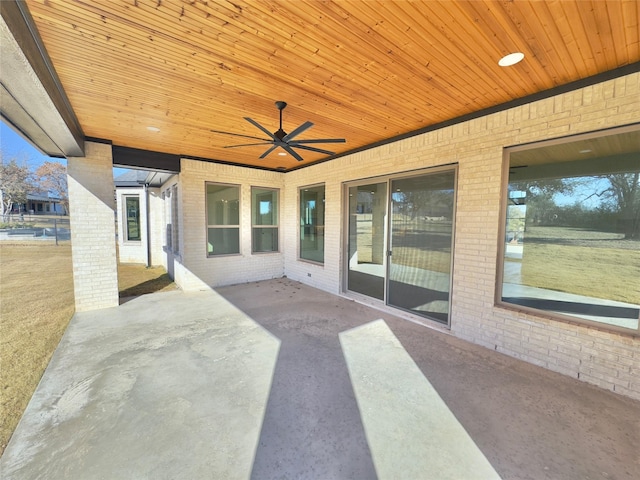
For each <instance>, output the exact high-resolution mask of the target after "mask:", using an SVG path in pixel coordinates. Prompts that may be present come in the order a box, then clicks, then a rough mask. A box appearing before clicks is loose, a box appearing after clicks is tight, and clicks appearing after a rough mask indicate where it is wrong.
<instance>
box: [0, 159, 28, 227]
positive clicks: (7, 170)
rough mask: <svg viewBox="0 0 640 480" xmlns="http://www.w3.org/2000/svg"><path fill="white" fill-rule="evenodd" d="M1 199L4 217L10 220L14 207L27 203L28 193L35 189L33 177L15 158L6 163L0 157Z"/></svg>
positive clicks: (25, 166) (26, 167)
mask: <svg viewBox="0 0 640 480" xmlns="http://www.w3.org/2000/svg"><path fill="white" fill-rule="evenodd" d="M0 161H1V167H0V197H1V198H2V202H1V203H2V216H3V217H4V219H5V220H8V218H9V214H10V213H11V209H12V208H13V205H15V204H16V203H18V204H20V203H27V193H29V191H30V190H31V189H32V188H33V183H32V175H31V171H30V170H29V167H28V166H27V165H26V164H25V165H22V166H20V165H19V164H18V161H17V160H16V159H15V158H12V159H11V160H9V162H8V163H5V162H4V158H1V157H0Z"/></svg>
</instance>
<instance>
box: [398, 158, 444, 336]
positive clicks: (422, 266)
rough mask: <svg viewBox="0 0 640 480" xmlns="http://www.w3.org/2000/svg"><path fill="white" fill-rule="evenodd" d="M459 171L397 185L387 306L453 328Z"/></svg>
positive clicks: (425, 176) (412, 179)
mask: <svg viewBox="0 0 640 480" xmlns="http://www.w3.org/2000/svg"><path fill="white" fill-rule="evenodd" d="M454 187H455V171H453V170H451V171H446V172H440V173H434V174H430V175H422V176H419V177H410V178H402V179H398V180H392V181H391V191H392V194H391V222H390V225H391V232H390V235H389V237H390V239H391V242H390V243H391V245H390V249H389V250H390V257H389V285H388V289H389V292H388V298H387V303H388V304H389V305H393V306H396V307H399V308H402V309H403V310H409V311H411V312H413V313H416V314H418V315H422V316H426V317H430V318H432V319H434V320H438V321H440V322H442V323H447V324H448V323H449V293H450V285H451V252H452V247H453V213H454V204H455V188H454Z"/></svg>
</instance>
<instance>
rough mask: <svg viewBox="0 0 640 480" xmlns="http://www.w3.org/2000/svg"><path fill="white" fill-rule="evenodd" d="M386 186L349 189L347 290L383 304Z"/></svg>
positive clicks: (380, 184)
mask: <svg viewBox="0 0 640 480" xmlns="http://www.w3.org/2000/svg"><path fill="white" fill-rule="evenodd" d="M386 212H387V183H386V182H384V183H374V184H371V185H360V186H356V187H350V188H349V240H348V243H349V249H348V250H349V259H348V266H347V271H348V275H347V286H348V289H349V290H351V291H352V292H358V293H362V294H363V295H367V296H369V297H373V298H377V299H379V300H384V284H385V263H384V255H385V233H386V228H385V224H386V218H387V215H386Z"/></svg>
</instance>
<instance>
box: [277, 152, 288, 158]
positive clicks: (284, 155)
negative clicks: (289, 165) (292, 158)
mask: <svg viewBox="0 0 640 480" xmlns="http://www.w3.org/2000/svg"><path fill="white" fill-rule="evenodd" d="M278 155H280V156H281V157H286V156H287V152H278Z"/></svg>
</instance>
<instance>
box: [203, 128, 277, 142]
mask: <svg viewBox="0 0 640 480" xmlns="http://www.w3.org/2000/svg"><path fill="white" fill-rule="evenodd" d="M209 131H210V132H213V133H222V134H224V135H233V136H234V137H244V138H252V139H254V140H262V141H264V142H268V141H269V140H268V139H267V138H260V137H253V136H251V135H242V134H241V133H231V132H223V131H221V130H209Z"/></svg>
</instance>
